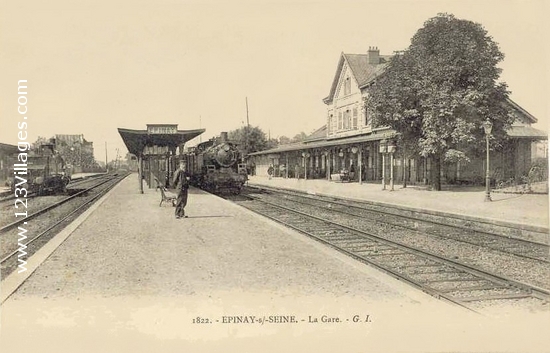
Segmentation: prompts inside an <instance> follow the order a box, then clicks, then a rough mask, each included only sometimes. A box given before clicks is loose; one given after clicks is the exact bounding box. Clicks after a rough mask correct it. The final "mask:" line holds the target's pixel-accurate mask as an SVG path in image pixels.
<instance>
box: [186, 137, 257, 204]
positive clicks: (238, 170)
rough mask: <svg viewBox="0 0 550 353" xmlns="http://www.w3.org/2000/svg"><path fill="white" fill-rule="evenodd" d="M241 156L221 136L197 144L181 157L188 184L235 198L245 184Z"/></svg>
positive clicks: (245, 179) (245, 175)
mask: <svg viewBox="0 0 550 353" xmlns="http://www.w3.org/2000/svg"><path fill="white" fill-rule="evenodd" d="M241 157H242V154H241V153H240V152H239V150H238V148H237V146H236V145H235V144H234V143H231V142H229V141H228V139H227V133H226V132H222V133H221V135H220V137H219V138H213V139H210V140H209V141H206V142H203V143H200V144H198V145H197V146H196V147H195V148H192V149H190V150H189V151H187V152H186V153H184V155H183V158H184V160H185V161H186V164H187V170H188V172H189V174H191V184H192V185H194V186H196V187H199V188H201V189H203V190H206V191H208V192H212V193H222V192H230V193H233V194H239V193H240V192H241V189H242V188H243V185H244V184H245V183H246V181H247V180H248V177H247V173H246V165H245V164H241V163H239V161H240V160H241Z"/></svg>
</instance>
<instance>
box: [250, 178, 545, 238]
mask: <svg viewBox="0 0 550 353" xmlns="http://www.w3.org/2000/svg"><path fill="white" fill-rule="evenodd" d="M248 184H249V185H251V186H254V185H257V186H261V185H265V186H273V187H280V188H287V189H293V190H299V191H302V192H309V193H318V194H323V195H332V196H337V197H345V198H350V199H358V200H367V201H373V202H380V203H387V204H392V205H397V206H404V207H409V208H417V209H422V210H428V211H431V212H437V213H450V214H453V215H457V216H464V217H470V218H472V219H476V218H481V219H484V220H494V221H500V222H507V223H515V224H518V225H529V226H533V227H542V228H548V224H549V223H548V220H549V213H548V211H549V202H548V195H547V194H546V195H545V194H505V193H491V199H492V200H493V201H492V202H485V189H484V188H483V187H457V188H452V189H447V190H445V189H444V190H442V191H430V190H427V188H426V187H417V186H407V187H406V188H403V187H402V185H399V184H396V185H394V190H393V191H389V186H386V190H382V184H381V183H377V184H374V183H363V184H359V183H357V182H350V183H347V182H345V183H341V182H333V181H327V180H325V179H314V180H309V179H308V180H304V179H294V178H293V179H290V178H289V179H285V178H271V179H269V178H268V177H262V176H249V181H248Z"/></svg>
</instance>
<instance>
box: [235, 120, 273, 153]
mask: <svg viewBox="0 0 550 353" xmlns="http://www.w3.org/2000/svg"><path fill="white" fill-rule="evenodd" d="M227 136H228V138H229V140H230V141H232V142H233V143H236V144H238V145H239V148H240V150H241V151H243V152H244V153H246V154H248V153H253V152H258V151H263V150H265V149H267V148H270V146H271V145H272V142H270V141H268V140H267V137H266V134H265V132H263V131H262V129H260V128H259V127H257V126H254V127H253V126H248V127H247V126H244V127H241V128H240V129H236V130H232V131H229V133H228V134H227Z"/></svg>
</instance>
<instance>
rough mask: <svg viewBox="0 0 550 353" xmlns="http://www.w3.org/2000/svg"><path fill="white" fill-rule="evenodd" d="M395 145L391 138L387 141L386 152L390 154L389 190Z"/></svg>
mask: <svg viewBox="0 0 550 353" xmlns="http://www.w3.org/2000/svg"><path fill="white" fill-rule="evenodd" d="M396 148H397V146H395V142H394V141H393V140H391V141H390V142H389V143H388V153H389V154H390V190H391V191H393V154H394V153H395V150H396Z"/></svg>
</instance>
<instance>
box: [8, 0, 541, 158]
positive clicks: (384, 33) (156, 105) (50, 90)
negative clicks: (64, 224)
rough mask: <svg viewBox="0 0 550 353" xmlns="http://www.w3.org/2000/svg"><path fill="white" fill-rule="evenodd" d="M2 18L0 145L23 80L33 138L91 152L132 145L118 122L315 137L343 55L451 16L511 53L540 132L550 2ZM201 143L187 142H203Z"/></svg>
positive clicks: (143, 6)
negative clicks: (75, 138) (76, 143)
mask: <svg viewBox="0 0 550 353" xmlns="http://www.w3.org/2000/svg"><path fill="white" fill-rule="evenodd" d="M0 3H1V7H0V8H1V11H0V73H1V81H0V82H1V84H0V98H1V104H0V119H1V120H0V123H1V129H0V142H3V143H10V144H16V143H17V142H18V136H17V134H18V132H19V130H18V127H17V123H18V122H21V121H23V120H22V118H21V115H20V114H18V112H17V108H18V97H19V96H18V94H17V83H18V81H19V80H27V83H28V94H27V95H26V97H27V103H26V106H27V108H28V111H27V120H26V122H27V133H28V138H27V139H28V141H30V142H33V141H35V140H36V138H37V137H38V136H43V137H52V136H53V135H55V134H84V137H85V138H86V139H87V140H88V141H93V143H94V150H95V156H96V158H97V159H99V160H105V145H107V154H108V156H109V157H108V159H109V160H111V159H114V158H115V155H116V153H117V152H116V150H117V149H118V151H119V154H121V155H123V156H124V155H125V153H126V152H127V150H126V147H125V146H124V143H123V141H122V139H121V138H120V135H119V134H118V131H117V128H129V129H145V128H146V124H148V123H156V124H162V123H171V124H178V128H179V129H182V130H187V129H198V128H204V129H206V132H205V133H204V134H203V135H202V136H201V137H200V139H202V140H203V141H204V140H206V139H208V138H211V137H213V136H216V135H219V133H220V132H221V131H230V130H234V129H237V128H240V127H242V126H243V125H244V124H245V123H246V119H247V109H246V99H247V100H248V117H249V122H250V125H252V126H259V127H260V128H261V129H262V130H264V131H265V132H266V133H267V134H269V136H271V137H272V138H276V137H278V136H283V135H284V136H288V137H293V136H294V135H296V134H298V133H300V132H302V131H303V132H305V133H308V134H309V133H311V132H312V131H313V130H315V129H317V128H319V127H321V126H322V125H323V124H325V122H326V120H325V119H326V105H325V104H324V103H323V101H322V99H323V98H324V97H326V96H327V95H328V93H329V90H330V87H331V84H332V80H333V79H334V75H335V71H336V66H337V63H338V60H339V58H340V54H341V53H342V52H345V53H354V54H358V53H366V52H367V50H368V48H369V47H370V46H377V47H378V48H379V49H380V54H392V53H393V52H394V51H397V50H402V49H405V48H406V47H407V46H408V45H409V44H410V39H411V37H412V36H413V35H414V34H415V32H416V31H417V30H418V29H419V28H421V27H422V26H423V23H424V22H425V21H426V20H428V19H429V18H431V17H434V16H436V15H437V14H438V13H441V12H447V13H451V14H454V15H455V16H456V17H458V18H461V19H467V20H471V21H474V22H478V23H480V24H482V25H483V26H484V28H485V29H486V30H487V31H488V33H489V35H491V36H492V37H493V40H494V41H496V42H497V43H498V44H499V46H500V49H501V51H502V52H503V53H504V54H505V59H504V61H503V62H502V63H501V65H500V67H501V68H502V70H503V72H502V75H501V81H504V82H506V83H507V84H508V86H509V90H510V91H511V95H510V97H511V98H512V99H513V100H514V101H515V102H516V103H518V104H519V105H521V106H522V107H523V108H524V109H526V110H527V111H528V112H530V113H531V114H532V115H534V116H535V117H536V118H537V119H538V123H537V124H535V125H534V127H536V128H539V129H541V130H545V131H548V115H549V112H550V106H549V103H548V101H549V99H548V94H549V87H548V86H549V85H548V84H549V76H548V75H549V73H548V72H549V67H548V63H549V60H548V59H549V51H548V42H549V38H548V35H547V33H548V29H549V28H548V26H549V25H548V24H547V19H546V18H545V15H546V14H548V13H549V11H548V10H549V7H550V6H549V5H548V2H547V1H544V0H538V1H535V0H524V1H521V0H516V1H508V0H498V1H480V0H476V1H467V0H466V1H465V0H456V1H455V0H453V1H412V0H408V1H403V0H399V1H395V0H394V1H392V0H390V1H368V0H367V1H346V0H343V1H262V0H259V1H239V0H234V1H232V0H228V1H175V0H173V1H169V0H157V1H143V0H132V1H120V0H119V1H117V0H109V1H105V0H96V1H80V2H74V1H68V0H50V1H47V2H43V1H24V2H22V1H6V0H2V1H1V2H0ZM198 140H199V138H197V139H195V140H193V141H191V142H190V143H189V144H188V145H190V146H192V145H194V144H196V143H198V142H199V141H198Z"/></svg>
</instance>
